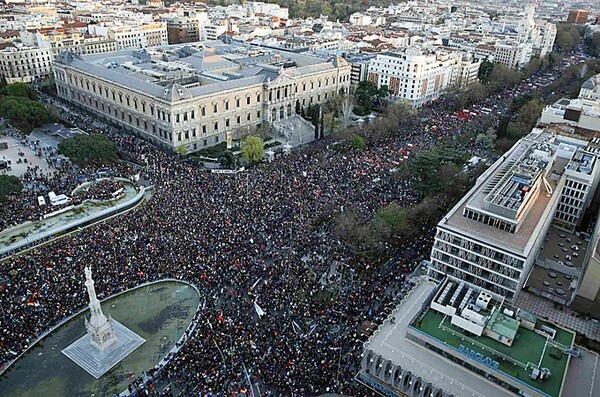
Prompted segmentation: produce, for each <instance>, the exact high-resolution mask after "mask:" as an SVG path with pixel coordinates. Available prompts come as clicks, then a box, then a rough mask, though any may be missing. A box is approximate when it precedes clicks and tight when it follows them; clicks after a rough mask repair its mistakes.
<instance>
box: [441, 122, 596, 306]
mask: <svg viewBox="0 0 600 397" xmlns="http://www.w3.org/2000/svg"><path fill="white" fill-rule="evenodd" d="M599 175H600V165H599V163H598V151H597V149H596V147H595V146H594V145H593V144H592V143H591V142H588V141H584V140H577V139H573V138H570V137H565V136H561V135H553V134H550V133H547V132H544V131H543V130H540V129H534V130H533V131H532V132H531V133H530V134H529V135H528V136H526V137H524V138H523V139H521V140H520V141H518V142H517V143H516V144H515V145H514V146H513V147H512V148H511V149H510V150H509V151H508V152H507V153H506V154H504V155H503V156H502V157H501V158H500V159H498V160H497V161H496V162H495V163H494V164H493V165H492V166H491V167H490V168H489V169H488V170H487V171H486V172H484V173H483V174H482V175H481V176H480V177H479V178H478V179H477V182H476V183H475V186H474V187H473V188H472V189H471V190H470V191H469V192H468V193H467V194H466V195H465V196H464V197H463V198H462V199H461V200H460V201H459V202H458V204H457V205H456V206H455V207H454V208H452V210H450V212H449V213H448V214H447V215H446V216H445V217H444V218H443V219H442V220H441V221H440V222H439V223H438V227H437V233H436V236H435V242H434V245H433V247H432V252H431V266H430V267H429V274H430V275H431V276H432V277H434V278H436V279H443V278H444V277H445V276H446V275H451V276H455V277H458V278H461V279H464V280H466V281H468V282H470V283H473V284H475V285H478V286H479V287H482V288H485V289H488V290H490V291H492V292H494V293H496V294H499V295H501V296H504V297H506V298H507V299H508V300H509V301H513V300H514V299H515V298H516V295H517V294H518V293H519V291H520V290H521V289H522V288H523V285H524V283H525V281H526V279H527V277H528V275H529V273H530V271H531V269H532V267H533V264H534V263H535V260H536V257H537V255H538V253H539V252H540V250H541V248H542V246H543V243H544V236H545V235H546V234H547V233H548V231H549V228H550V225H551V224H552V223H553V222H554V223H555V224H557V225H559V226H561V227H565V228H569V229H572V228H573V227H574V226H576V225H577V224H578V222H579V220H580V217H581V215H582V213H583V212H584V211H585V209H586V208H587V206H589V204H590V202H591V197H592V195H593V192H594V190H595V189H596V187H597V185H598V179H599Z"/></svg>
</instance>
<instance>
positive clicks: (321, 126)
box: [319, 113, 335, 139]
mask: <svg viewBox="0 0 600 397" xmlns="http://www.w3.org/2000/svg"><path fill="white" fill-rule="evenodd" d="M329 114H331V115H333V113H329ZM333 120H335V116H333ZM323 138H325V115H324V114H323V113H321V115H320V116H319V139H323Z"/></svg>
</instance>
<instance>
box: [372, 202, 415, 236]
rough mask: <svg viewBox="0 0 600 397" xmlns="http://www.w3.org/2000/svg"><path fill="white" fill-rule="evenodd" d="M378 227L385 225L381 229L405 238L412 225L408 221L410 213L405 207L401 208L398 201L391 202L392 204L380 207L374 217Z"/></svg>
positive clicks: (382, 232) (383, 231) (391, 234)
mask: <svg viewBox="0 0 600 397" xmlns="http://www.w3.org/2000/svg"><path fill="white" fill-rule="evenodd" d="M373 223H374V225H375V226H376V227H379V228H381V227H385V229H384V230H382V231H381V234H384V233H385V231H387V232H388V233H389V234H390V236H396V237H399V238H405V237H407V235H408V234H409V230H407V229H410V228H411V225H410V223H409V221H408V213H407V211H406V210H405V209H404V208H401V207H400V206H399V205H398V203H396V202H391V203H390V204H388V205H386V206H384V207H382V208H380V209H379V210H378V211H377V213H376V214H375V217H374V219H373Z"/></svg>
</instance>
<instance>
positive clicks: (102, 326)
mask: <svg viewBox="0 0 600 397" xmlns="http://www.w3.org/2000/svg"><path fill="white" fill-rule="evenodd" d="M85 288H87V293H88V296H89V297H90V304H89V306H90V314H91V316H90V319H89V320H88V319H87V318H86V319H85V329H87V333H88V335H89V336H90V344H91V345H92V346H94V347H95V348H96V349H98V350H100V351H104V350H106V349H107V348H108V347H110V346H112V345H113V343H116V342H117V335H116V334H115V327H114V325H113V319H112V318H110V316H109V317H108V318H106V316H105V315H104V313H102V307H101V306H100V301H99V300H98V298H97V297H96V290H95V288H94V280H92V269H91V268H90V267H89V266H86V267H85Z"/></svg>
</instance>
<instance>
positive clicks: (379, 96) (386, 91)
mask: <svg viewBox="0 0 600 397" xmlns="http://www.w3.org/2000/svg"><path fill="white" fill-rule="evenodd" d="M391 94H392V90H390V88H389V87H388V86H387V85H385V84H384V85H382V86H381V87H379V89H378V90H377V93H376V94H375V98H376V103H377V106H378V107H382V106H383V101H384V99H385V98H387V97H388V96H390V95H391Z"/></svg>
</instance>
